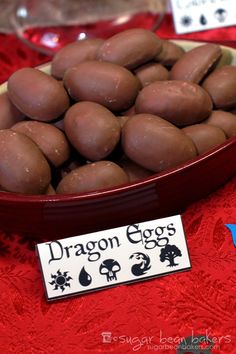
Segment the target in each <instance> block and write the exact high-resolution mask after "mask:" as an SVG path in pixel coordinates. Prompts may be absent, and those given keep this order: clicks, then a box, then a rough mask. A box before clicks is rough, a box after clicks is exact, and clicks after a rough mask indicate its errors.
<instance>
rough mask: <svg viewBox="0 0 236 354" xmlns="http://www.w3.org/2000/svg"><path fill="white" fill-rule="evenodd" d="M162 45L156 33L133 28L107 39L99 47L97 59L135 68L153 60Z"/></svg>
mask: <svg viewBox="0 0 236 354" xmlns="http://www.w3.org/2000/svg"><path fill="white" fill-rule="evenodd" d="M161 47H162V43H161V40H160V39H159V38H158V37H157V35H155V33H153V32H151V31H148V30H145V29H141V28H132V29H128V30H126V31H122V32H119V33H117V34H115V35H114V36H112V37H110V38H109V39H107V40H106V41H105V42H104V43H103V44H102V45H101V46H100V48H99V49H98V51H97V59H98V60H101V61H107V62H111V63H115V64H119V65H121V66H124V67H126V68H128V69H134V68H137V67H138V66H140V65H142V64H144V63H147V62H148V61H150V60H152V59H153V58H154V57H155V56H156V55H157V53H159V52H160V51H161Z"/></svg>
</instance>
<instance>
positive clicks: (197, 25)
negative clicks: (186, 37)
mask: <svg viewBox="0 0 236 354" xmlns="http://www.w3.org/2000/svg"><path fill="white" fill-rule="evenodd" d="M171 7H172V13H173V18H174V24H175V30H176V33H178V34H182V33H190V32H197V31H204V30H209V29H213V28H220V27H227V26H233V25H236V2H235V0H171Z"/></svg>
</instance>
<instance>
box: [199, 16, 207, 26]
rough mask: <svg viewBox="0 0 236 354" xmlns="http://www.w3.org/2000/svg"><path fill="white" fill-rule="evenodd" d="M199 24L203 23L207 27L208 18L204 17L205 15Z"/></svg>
mask: <svg viewBox="0 0 236 354" xmlns="http://www.w3.org/2000/svg"><path fill="white" fill-rule="evenodd" d="M199 22H200V23H201V25H204V26H205V25H206V24H207V19H206V17H205V16H204V15H202V16H201V17H200V20H199Z"/></svg>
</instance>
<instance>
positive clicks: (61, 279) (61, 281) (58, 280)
mask: <svg viewBox="0 0 236 354" xmlns="http://www.w3.org/2000/svg"><path fill="white" fill-rule="evenodd" d="M68 273H69V272H64V273H62V272H61V271H60V269H58V271H57V274H51V278H52V279H53V281H51V282H49V284H51V285H55V287H54V289H53V290H57V289H58V288H60V289H61V291H64V290H65V287H66V286H69V287H70V283H69V281H70V280H71V279H72V278H71V277H70V276H67V274H68Z"/></svg>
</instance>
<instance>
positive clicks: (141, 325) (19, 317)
mask: <svg viewBox="0 0 236 354" xmlns="http://www.w3.org/2000/svg"><path fill="white" fill-rule="evenodd" d="M159 34H160V35H161V36H162V37H166V38H167V37H174V36H175V35H174V32H173V27H172V24H171V23H170V22H169V19H168V18H167V20H166V22H165V23H164V24H163V26H162V28H161V29H160V30H159ZM235 34H236V28H231V29H227V30H226V29H224V30H221V31H219V30H218V31H209V32H206V33H205V32H204V33H201V34H200V33H199V34H198V35H196V34H192V35H188V36H185V37H187V38H191V39H192V38H195V39H201V38H202V39H203V40H205V39H206V38H211V39H213V40H217V41H221V40H223V39H224V40H231V39H233V37H235ZM48 60H49V58H48V57H46V56H43V55H40V54H38V53H36V52H33V51H32V50H31V49H28V48H26V47H25V46H24V45H23V44H21V43H20V42H19V41H18V40H17V39H16V38H15V37H14V36H13V35H0V80H1V82H2V81H4V80H6V79H7V77H8V76H9V75H10V74H11V73H12V72H13V71H14V70H15V69H17V68H20V67H23V66H35V65H38V64H40V63H43V62H46V61H48ZM26 217H27V216H26ZM29 222H30V220H29ZM183 222H184V227H185V232H186V237H187V242H188V246H189V252H190V258H191V261H192V270H191V271H188V272H184V273H177V274H173V275H168V276H166V277H161V278H157V279H154V280H150V281H146V282H143V283H137V284H133V285H122V286H118V287H115V288H112V289H108V290H103V291H99V292H96V293H91V294H88V295H83V296H77V297H74V298H68V299H66V300H63V301H56V302H54V303H47V302H46V299H45V295H44V289H43V284H42V281H41V275H40V271H39V267H38V264H37V261H36V257H35V252H34V244H35V242H37V241H38V240H33V239H26V238H24V237H22V236H20V235H16V234H9V233H8V234H6V233H4V232H2V233H0V353H1V354H13V353H14V354H47V353H49V354H51V353H52V354H54V353H58V354H77V353H78V354H85V353H86V354H88V353H91V354H93V353H94V354H95V353H118V354H123V353H132V352H135V351H137V352H139V353H149V352H150V353H152V352H157V353H161V354H162V353H163V354H164V353H165V354H172V353H173V354H174V353H176V349H175V346H176V344H178V343H179V342H180V340H181V338H183V337H188V336H191V335H192V336H195V335H196V336H197V335H208V336H209V337H211V338H214V341H215V344H214V347H213V349H211V352H212V353H213V354H219V353H220V354H234V353H236V345H235V343H236V341H235V339H236V313H235V312H236V248H235V247H234V245H233V241H232V237H231V234H230V232H229V230H228V229H227V228H226V226H225V224H227V223H236V177H235V178H233V179H232V180H230V181H229V182H228V183H227V184H226V185H224V186H222V188H220V189H219V190H218V191H216V192H215V193H214V194H212V195H210V196H209V197H208V198H206V199H204V200H200V201H199V202H197V203H195V204H194V205H191V206H190V207H189V208H188V209H187V210H186V211H185V213H184V214H183ZM0 225H1V221H0ZM45 239H47V235H45ZM203 353H204V351H203Z"/></svg>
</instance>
